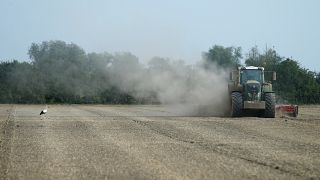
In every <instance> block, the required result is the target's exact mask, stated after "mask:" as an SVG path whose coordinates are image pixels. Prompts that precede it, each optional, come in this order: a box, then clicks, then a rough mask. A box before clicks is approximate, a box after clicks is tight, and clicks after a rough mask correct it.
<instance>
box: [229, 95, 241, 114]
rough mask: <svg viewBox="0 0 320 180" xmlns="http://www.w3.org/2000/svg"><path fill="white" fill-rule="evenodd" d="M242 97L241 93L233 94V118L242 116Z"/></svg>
mask: <svg viewBox="0 0 320 180" xmlns="http://www.w3.org/2000/svg"><path fill="white" fill-rule="evenodd" d="M242 104H243V100H242V95H241V93H239V92H233V93H231V117H240V116H242Z"/></svg>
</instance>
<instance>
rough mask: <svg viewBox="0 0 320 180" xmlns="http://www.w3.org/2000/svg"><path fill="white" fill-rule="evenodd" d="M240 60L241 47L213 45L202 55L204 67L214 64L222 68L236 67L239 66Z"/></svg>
mask: <svg viewBox="0 0 320 180" xmlns="http://www.w3.org/2000/svg"><path fill="white" fill-rule="evenodd" d="M241 58H242V53H241V47H223V46H219V45H214V46H213V47H212V48H210V49H209V51H208V52H204V53H203V59H204V61H205V62H204V63H205V64H204V65H205V67H207V68H208V67H210V65H211V64H216V65H218V66H221V67H223V68H230V67H236V66H239V65H240V60H241Z"/></svg>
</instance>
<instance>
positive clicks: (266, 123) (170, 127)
mask: <svg viewBox="0 0 320 180" xmlns="http://www.w3.org/2000/svg"><path fill="white" fill-rule="evenodd" d="M43 107H44V106H43V105H0V179H319V178H320V106H302V107H300V109H299V113H300V114H299V116H298V117H297V118H292V117H286V116H283V115H278V116H277V118H274V119H265V118H257V117H242V118H227V117H190V116H189V117H185V116H181V114H180V115H179V114H178V113H176V112H175V110H174V109H172V108H167V107H165V106H158V105H144V106H111V105H50V106H49V109H48V113H47V114H46V115H44V116H40V115H39V113H40V111H41V110H42V108H43Z"/></svg>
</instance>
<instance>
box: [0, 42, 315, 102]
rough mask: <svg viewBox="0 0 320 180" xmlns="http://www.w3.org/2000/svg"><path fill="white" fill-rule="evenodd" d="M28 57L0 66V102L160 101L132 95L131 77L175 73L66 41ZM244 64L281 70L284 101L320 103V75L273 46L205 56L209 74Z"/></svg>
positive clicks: (157, 61)
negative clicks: (28, 58) (218, 69)
mask: <svg viewBox="0 0 320 180" xmlns="http://www.w3.org/2000/svg"><path fill="white" fill-rule="evenodd" d="M28 54H29V57H30V60H31V61H30V62H19V61H17V60H13V61H2V62H1V63H0V80H1V83H0V103H108V104H137V103H159V101H158V100H157V92H156V91H148V92H143V93H144V94H147V95H144V96H137V95H136V94H137V92H132V89H137V88H134V87H135V84H134V83H133V82H132V81H130V79H134V77H135V76H137V74H139V73H140V72H154V71H156V72H160V71H161V72H166V71H171V72H174V71H175V69H173V68H172V69H170V68H171V67H172V65H170V60H169V59H166V58H161V57H155V58H153V59H152V60H151V61H150V62H149V63H148V64H147V65H143V64H141V63H140V62H139V59H138V58H137V57H136V56H135V55H133V54H131V53H129V52H123V53H114V54H111V53H107V52H105V53H86V52H85V51H84V50H83V49H82V48H81V47H79V46H78V45H76V44H73V43H70V44H68V43H66V42H64V41H44V42H42V43H33V44H31V46H30V48H29V51H28ZM241 60H244V62H245V65H253V66H263V67H265V69H266V70H269V71H276V72H277V81H275V82H273V85H274V89H275V91H276V93H277V95H278V97H279V98H278V99H279V102H280V101H289V102H294V103H305V104H308V103H319V102H320V76H319V75H320V74H319V73H316V72H312V71H310V70H308V69H305V68H303V67H301V65H300V64H299V63H298V62H297V61H295V60H293V59H290V58H285V57H281V56H280V55H279V54H278V53H277V52H276V51H275V50H274V49H272V48H270V49H266V50H265V51H264V52H262V53H261V52H260V51H259V49H258V47H253V48H252V49H250V50H249V52H248V53H246V54H243V53H242V49H241V47H224V46H219V45H214V46H213V47H211V48H209V50H208V51H207V52H204V53H203V62H202V63H201V66H203V67H204V68H205V69H207V70H208V71H210V69H211V68H210V67H211V66H219V67H222V68H225V69H228V68H230V67H235V66H239V65H241ZM175 66H185V67H186V68H185V69H190V70H192V68H191V67H190V65H185V64H184V63H183V62H182V61H176V62H175ZM160 74H161V73H160ZM190 74H192V73H190ZM226 80H227V79H226ZM124 84H126V85H125V86H124ZM128 84H129V86H128ZM128 87H133V88H128ZM168 88H170V87H168ZM151 89H152V88H151Z"/></svg>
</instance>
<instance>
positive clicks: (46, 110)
mask: <svg viewBox="0 0 320 180" xmlns="http://www.w3.org/2000/svg"><path fill="white" fill-rule="evenodd" d="M47 112H48V106H47V105H46V108H45V109H43V110H42V111H41V112H40V115H42V114H46V113H47Z"/></svg>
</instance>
